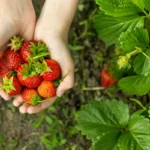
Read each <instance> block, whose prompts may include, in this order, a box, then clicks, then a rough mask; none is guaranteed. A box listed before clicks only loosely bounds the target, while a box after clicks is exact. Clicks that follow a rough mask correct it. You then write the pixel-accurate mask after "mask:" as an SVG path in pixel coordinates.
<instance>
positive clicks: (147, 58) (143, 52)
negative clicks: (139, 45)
mask: <svg viewBox="0 0 150 150" xmlns="http://www.w3.org/2000/svg"><path fill="white" fill-rule="evenodd" d="M141 53H142V54H143V55H144V56H145V57H146V58H147V59H149V60H150V57H149V56H148V55H146V54H145V53H144V52H143V51H141Z"/></svg>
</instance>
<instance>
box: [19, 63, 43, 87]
mask: <svg viewBox="0 0 150 150" xmlns="http://www.w3.org/2000/svg"><path fill="white" fill-rule="evenodd" d="M17 76H18V79H19V82H20V83H21V84H22V85H24V86H26V87H27V88H31V89H32V88H37V87H38V86H39V85H40V83H41V82H42V77H40V76H39V75H37V74H36V73H34V72H33V71H32V67H30V66H29V65H27V64H24V65H21V66H20V67H19V69H18V71H17Z"/></svg>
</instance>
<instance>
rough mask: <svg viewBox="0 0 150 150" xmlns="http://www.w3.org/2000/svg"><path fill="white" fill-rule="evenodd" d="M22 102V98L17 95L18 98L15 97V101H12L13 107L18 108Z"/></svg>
mask: <svg viewBox="0 0 150 150" xmlns="http://www.w3.org/2000/svg"><path fill="white" fill-rule="evenodd" d="M23 102H24V101H23V98H22V96H21V95H18V96H16V97H15V99H14V101H13V105H14V106H15V107H18V106H20V105H21V104H22V103H23Z"/></svg>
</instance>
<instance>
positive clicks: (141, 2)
mask: <svg viewBox="0 0 150 150" xmlns="http://www.w3.org/2000/svg"><path fill="white" fill-rule="evenodd" d="M146 1H147V0H146ZM132 2H133V3H134V4H135V5H137V6H138V7H139V8H140V9H142V10H144V7H145V5H144V0H132Z"/></svg>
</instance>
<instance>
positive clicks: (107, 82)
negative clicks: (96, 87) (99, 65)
mask: <svg viewBox="0 0 150 150" xmlns="http://www.w3.org/2000/svg"><path fill="white" fill-rule="evenodd" d="M107 69H108V67H106V66H105V67H104V68H103V69H102V72H101V86H102V87H105V88H108V87H110V86H111V85H112V84H114V83H115V82H116V79H115V78H114V77H113V76H111V74H110V73H109V72H108V71H107Z"/></svg>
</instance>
